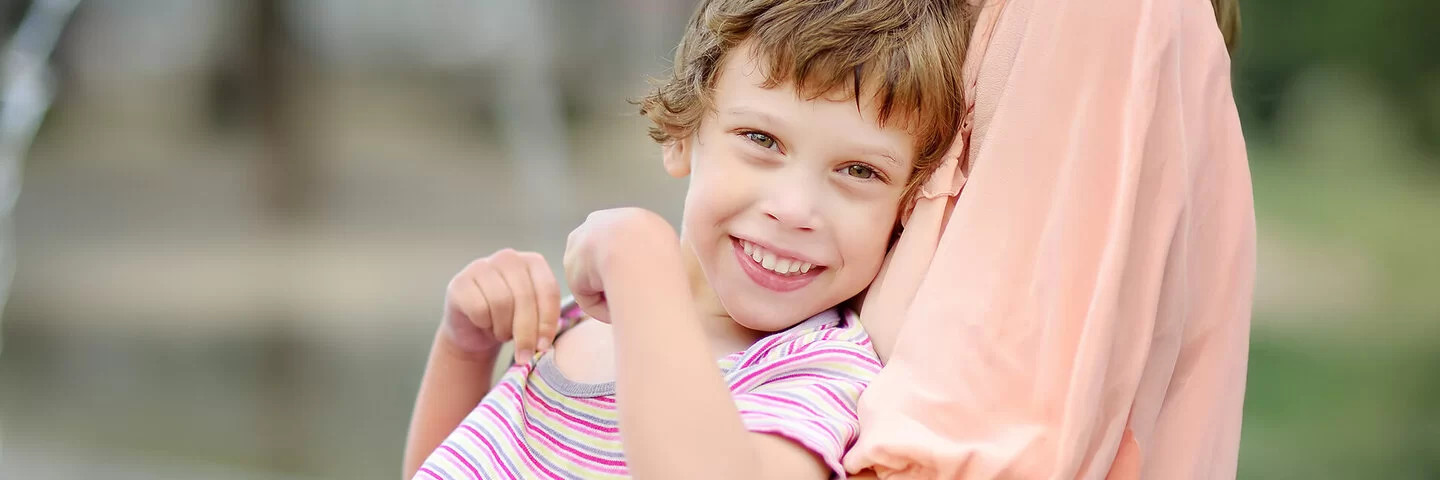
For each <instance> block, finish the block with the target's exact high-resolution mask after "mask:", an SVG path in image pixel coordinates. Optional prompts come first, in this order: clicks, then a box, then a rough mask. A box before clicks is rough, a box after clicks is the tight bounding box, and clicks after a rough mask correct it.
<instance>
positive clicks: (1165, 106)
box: [844, 0, 1255, 480]
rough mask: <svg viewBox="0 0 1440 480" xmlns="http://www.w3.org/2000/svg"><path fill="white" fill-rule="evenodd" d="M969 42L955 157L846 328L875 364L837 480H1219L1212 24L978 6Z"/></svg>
mask: <svg viewBox="0 0 1440 480" xmlns="http://www.w3.org/2000/svg"><path fill="white" fill-rule="evenodd" d="M975 39H976V40H975V41H974V42H972V45H971V46H970V55H968V56H967V63H966V65H965V73H966V75H965V77H966V78H967V82H970V84H969V85H967V89H968V93H969V97H968V98H969V99H971V100H972V101H973V102H974V103H973V106H972V108H971V109H970V110H971V112H970V114H969V115H967V119H966V121H965V122H964V127H962V131H961V132H960V135H959V138H960V140H961V141H959V142H957V145H956V147H955V148H954V149H952V151H951V156H950V158H949V159H947V161H946V162H945V163H944V164H943V166H942V167H941V168H942V170H941V171H940V172H937V175H936V177H935V179H934V180H932V182H931V183H930V184H928V185H927V186H926V188H925V190H924V193H925V195H924V196H923V197H922V198H921V199H920V200H919V201H917V203H916V205H915V207H914V208H913V210H912V211H911V212H910V213H909V215H908V216H907V218H906V227H905V232H904V233H903V234H902V235H901V239H900V241H899V242H898V243H897V245H896V247H895V249H894V250H893V251H892V253H891V256H890V258H889V260H888V262H887V265H886V267H885V269H884V270H883V271H882V273H881V277H880V278H879V279H877V282H876V284H875V285H874V286H873V287H872V289H871V292H870V293H869V294H868V296H867V298H866V299H865V303H864V304H863V306H862V310H861V318H862V323H864V324H865V326H866V328H867V330H870V331H871V334H872V337H874V339H875V341H876V345H877V350H879V351H880V352H881V353H882V355H886V356H888V357H889V358H888V360H889V361H888V363H887V365H886V367H885V369H884V370H883V371H882V372H881V374H880V375H879V377H878V378H877V379H876V380H875V382H874V383H872V384H871V386H870V388H869V389H868V390H867V391H866V392H865V393H864V395H863V396H862V397H861V400H860V404H859V417H860V422H861V434H860V439H859V441H858V442H857V444H856V445H855V446H854V447H853V448H852V450H851V451H850V452H849V453H848V454H847V456H846V457H845V459H844V466H845V467H846V469H848V470H850V471H851V472H858V471H861V470H865V469H873V470H874V471H875V472H876V473H878V474H879V476H880V477H881V478H897V479H898V478H905V479H909V478H915V479H921V478H924V479H932V478H943V479H965V480H980V479H1002V478H1003V479H1071V478H1080V479H1097V480H1098V479H1103V478H1112V479H1135V478H1147V479H1148V478H1164V479H1211V478H1233V477H1234V476H1235V466H1236V455H1237V451H1238V446H1239V438H1240V437H1239V433H1240V416H1241V415H1240V413H1241V404H1242V400H1243V396H1244V385H1245V369H1246V362H1247V354H1248V342H1249V325H1250V307H1251V297H1252V291H1253V287H1254V268H1255V226H1254V208H1253V203H1252V195H1251V190H1250V176H1249V168H1248V166H1247V163H1246V154H1245V146H1244V140H1243V138H1242V136H1241V131H1240V125H1239V120H1238V116H1237V114H1236V110H1235V103H1234V99H1233V97H1232V93H1231V89H1230V77H1229V75H1230V70H1229V56H1228V54H1227V52H1226V50H1225V45H1224V44H1223V41H1222V39H1221V35H1220V32H1219V30H1218V28H1217V27H1216V24H1215V17H1214V13H1213V11H1212V10H1211V6H1210V2H1207V1H1204V0H1102V1H1093V2H1068V1H1062V0H1004V1H1001V0H986V6H985V8H984V10H983V11H982V13H981V18H980V24H979V25H978V26H977V29H976V33H975ZM902 325H903V326H902ZM891 344H893V348H891V347H890V345H891ZM891 352H893V353H891Z"/></svg>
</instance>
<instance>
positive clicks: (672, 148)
mask: <svg viewBox="0 0 1440 480" xmlns="http://www.w3.org/2000/svg"><path fill="white" fill-rule="evenodd" d="M660 155H661V161H662V162H663V163H664V164H665V173H669V174H670V176H672V177H675V178H685V177H686V176H689V175H690V137H685V138H679V139H675V140H671V141H670V142H669V143H666V144H664V145H662V146H661V147H660Z"/></svg>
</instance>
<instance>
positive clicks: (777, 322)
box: [726, 299, 810, 332]
mask: <svg viewBox="0 0 1440 480" xmlns="http://www.w3.org/2000/svg"><path fill="white" fill-rule="evenodd" d="M748 300H749V301H740V302H733V303H732V302H726V309H727V310H729V311H730V318H733V319H734V320H735V323H738V324H740V326H742V327H745V328H748V329H750V330H755V331H757V332H778V331H781V330H785V329H787V328H790V327H793V326H795V324H798V323H800V322H803V321H805V319H807V318H810V316H809V315H802V314H801V313H800V312H799V311H796V309H794V308H793V307H795V306H789V307H792V308H783V307H782V308H777V307H776V306H775V305H774V304H773V303H771V302H761V301H758V300H759V299H748Z"/></svg>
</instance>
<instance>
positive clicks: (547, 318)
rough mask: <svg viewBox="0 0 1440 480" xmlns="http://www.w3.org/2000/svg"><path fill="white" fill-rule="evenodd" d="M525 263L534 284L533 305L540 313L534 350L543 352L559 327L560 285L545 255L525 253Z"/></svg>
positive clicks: (550, 343)
mask: <svg viewBox="0 0 1440 480" xmlns="http://www.w3.org/2000/svg"><path fill="white" fill-rule="evenodd" d="M525 265H526V266H528V267H529V270H530V281H531V282H532V283H533V285H534V286H535V303H536V305H535V307H536V311H538V312H539V313H540V316H539V325H537V328H536V332H535V335H536V344H535V348H536V351H539V352H543V351H545V350H549V349H550V345H552V344H554V343H555V335H556V332H558V331H559V328H560V285H559V283H557V282H556V281H555V273H554V272H551V271H550V266H549V265H547V264H545V257H542V256H540V254H537V253H532V254H528V255H525Z"/></svg>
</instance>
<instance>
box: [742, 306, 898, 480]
mask: <svg viewBox="0 0 1440 480" xmlns="http://www.w3.org/2000/svg"><path fill="white" fill-rule="evenodd" d="M879 371H880V361H879V359H878V358H877V357H876V356H875V351H874V350H873V349H872V348H871V347H870V343H869V339H868V337H866V336H865V334H864V331H863V330H860V329H859V328H858V327H853V328H840V327H837V328H829V329H825V330H821V331H817V332H811V333H807V334H804V335H800V336H799V337H798V338H795V339H793V340H790V341H787V342H785V343H783V344H780V345H777V346H776V347H775V348H773V349H771V350H770V351H769V353H768V354H767V355H765V356H764V358H763V359H761V360H760V361H757V362H754V363H753V364H750V365H746V366H742V368H739V369H737V370H735V371H733V372H731V375H730V376H731V379H732V382H731V385H732V389H733V390H734V391H735V404H736V406H737V407H738V408H739V410H740V417H741V419H742V420H743V421H744V422H745V427H746V428H747V429H748V430H750V431H751V432H755V433H764V434H770V435H778V436H780V437H783V438H785V439H788V440H790V441H792V442H795V443H797V444H800V445H801V446H804V447H805V448H806V449H808V450H810V451H811V452H813V453H815V454H816V455H818V456H819V457H820V458H821V459H823V460H824V462H825V464H826V465H828V466H829V467H830V469H831V471H833V472H835V474H836V475H837V476H839V477H840V478H844V477H845V470H844V468H843V467H841V464H840V459H841V457H843V456H844V454H845V451H846V450H847V449H849V448H850V446H851V445H852V444H854V443H855V439H856V438H857V436H858V435H859V431H860V423H859V419H858V418H857V415H856V403H857V401H858V400H859V398H860V392H862V391H864V389H865V387H866V386H868V385H869V384H870V380H871V379H872V378H874V376H875V374H876V373H878V372H879Z"/></svg>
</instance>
